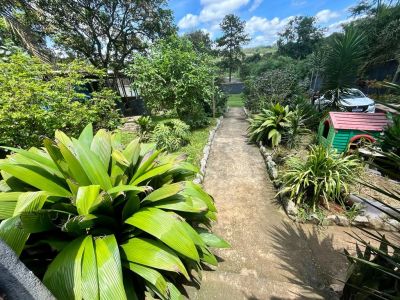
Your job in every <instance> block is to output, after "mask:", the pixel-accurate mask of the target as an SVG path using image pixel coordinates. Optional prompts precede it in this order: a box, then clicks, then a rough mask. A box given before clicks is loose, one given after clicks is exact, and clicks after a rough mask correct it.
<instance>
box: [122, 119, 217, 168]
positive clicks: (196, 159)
mask: <svg viewBox="0 0 400 300" xmlns="http://www.w3.org/2000/svg"><path fill="white" fill-rule="evenodd" d="M166 120H168V119H167V118H162V117H155V118H154V119H153V121H154V122H155V123H159V122H165V121H166ZM216 123H217V120H216V119H211V118H210V125H209V126H207V127H205V128H201V129H196V130H193V131H191V133H190V140H189V143H188V144H187V145H186V146H184V147H182V148H181V149H179V151H177V152H179V153H185V154H187V155H188V159H187V160H188V162H190V163H192V164H194V165H195V166H200V160H201V159H202V158H203V149H204V147H205V145H206V144H207V141H208V135H209V134H210V130H212V129H213V128H214V126H215V124H216ZM137 137H138V134H137V133H136V132H131V131H121V140H122V144H124V145H127V144H129V142H130V141H132V140H133V139H135V138H137Z"/></svg>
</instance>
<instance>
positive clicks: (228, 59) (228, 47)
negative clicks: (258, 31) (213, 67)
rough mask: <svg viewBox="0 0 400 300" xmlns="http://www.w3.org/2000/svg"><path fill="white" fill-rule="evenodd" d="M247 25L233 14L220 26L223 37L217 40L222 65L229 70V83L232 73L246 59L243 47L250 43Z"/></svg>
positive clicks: (226, 17)
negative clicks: (246, 29)
mask: <svg viewBox="0 0 400 300" xmlns="http://www.w3.org/2000/svg"><path fill="white" fill-rule="evenodd" d="M245 25H246V22H244V21H241V20H240V18H239V17H238V16H235V15H233V14H229V15H226V16H225V17H224V19H223V20H222V22H221V24H220V27H221V31H222V33H223V35H222V36H221V37H220V38H218V39H217V41H216V43H217V46H218V47H219V48H220V51H221V55H222V61H221V65H222V67H223V68H225V69H228V70H229V82H231V78H232V72H233V71H234V70H236V69H237V68H238V67H239V65H240V63H241V61H242V59H243V58H244V53H243V51H242V48H241V46H242V45H244V44H247V43H248V42H249V41H250V39H249V36H248V34H247V33H246V32H245Z"/></svg>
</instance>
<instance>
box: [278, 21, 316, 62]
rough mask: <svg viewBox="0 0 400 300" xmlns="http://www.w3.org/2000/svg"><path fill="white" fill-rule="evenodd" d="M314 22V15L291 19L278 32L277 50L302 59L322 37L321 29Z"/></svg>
mask: <svg viewBox="0 0 400 300" xmlns="http://www.w3.org/2000/svg"><path fill="white" fill-rule="evenodd" d="M316 23H317V19H316V18H315V17H304V16H298V17H295V18H293V19H291V20H290V21H289V23H288V24H287V25H286V27H285V29H284V30H283V31H282V32H281V33H279V40H278V43H277V44H278V52H279V53H280V54H282V55H286V56H290V57H292V58H295V59H299V58H300V59H304V58H305V57H306V56H307V55H309V54H311V52H313V50H314V48H315V46H316V45H317V44H318V42H319V41H320V40H321V39H322V37H323V31H322V30H321V29H320V28H318V27H317V26H316Z"/></svg>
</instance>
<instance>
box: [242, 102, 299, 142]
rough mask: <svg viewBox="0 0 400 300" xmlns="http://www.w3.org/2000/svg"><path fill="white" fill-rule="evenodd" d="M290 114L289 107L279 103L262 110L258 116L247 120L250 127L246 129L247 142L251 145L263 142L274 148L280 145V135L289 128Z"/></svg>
mask: <svg viewBox="0 0 400 300" xmlns="http://www.w3.org/2000/svg"><path fill="white" fill-rule="evenodd" d="M291 115H292V112H290V111H289V106H285V107H284V106H282V105H280V104H279V103H277V104H275V105H271V106H270V107H269V108H268V109H263V110H262V112H261V113H260V114H258V115H255V116H254V117H253V118H251V119H249V122H250V126H249V128H248V129H247V132H248V135H249V141H250V142H253V143H258V142H260V141H261V142H263V143H265V144H270V145H271V146H272V147H276V146H278V145H279V144H280V143H281V140H282V134H283V133H284V132H285V130H286V128H287V127H288V126H289V118H290V116H291Z"/></svg>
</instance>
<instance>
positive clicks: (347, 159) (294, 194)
mask: <svg viewBox="0 0 400 300" xmlns="http://www.w3.org/2000/svg"><path fill="white" fill-rule="evenodd" d="M288 165H289V170H288V171H286V172H285V174H283V175H282V178H281V179H282V182H283V185H284V188H283V189H282V191H281V193H289V195H290V198H291V199H292V200H293V201H295V203H296V204H297V205H300V204H302V203H307V204H309V205H310V206H312V208H313V211H315V209H316V207H317V205H318V204H320V203H321V202H322V203H323V204H324V205H326V206H327V207H329V202H330V201H341V200H342V199H343V194H348V191H349V184H351V183H353V182H354V180H355V178H356V176H357V174H358V173H359V172H360V168H361V164H360V162H359V161H358V159H357V158H356V157H354V156H344V155H343V154H342V155H340V154H338V153H336V152H334V151H332V150H330V149H325V148H324V147H323V146H311V149H310V153H309V155H308V156H307V158H306V160H305V161H304V162H303V161H299V160H296V161H295V162H293V161H292V162H289V163H288Z"/></svg>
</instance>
